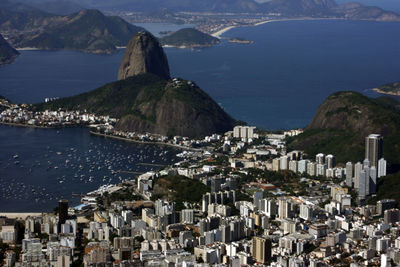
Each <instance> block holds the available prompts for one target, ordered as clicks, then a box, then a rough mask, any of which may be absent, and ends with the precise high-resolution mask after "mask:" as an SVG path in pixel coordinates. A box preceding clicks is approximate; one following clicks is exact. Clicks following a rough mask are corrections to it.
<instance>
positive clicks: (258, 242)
mask: <svg viewBox="0 0 400 267" xmlns="http://www.w3.org/2000/svg"><path fill="white" fill-rule="evenodd" d="M252 256H253V258H254V259H255V260H256V261H257V262H261V263H266V262H268V261H269V260H270V259H271V240H270V239H267V238H264V237H259V236H255V237H253V246H252Z"/></svg>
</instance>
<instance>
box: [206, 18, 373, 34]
mask: <svg viewBox="0 0 400 267" xmlns="http://www.w3.org/2000/svg"><path fill="white" fill-rule="evenodd" d="M307 20H346V19H344V18H310V17H304V18H293V19H268V20H264V21H260V22H257V23H254V24H248V25H230V26H226V27H224V28H222V29H221V30H218V31H216V32H214V33H211V34H210V35H211V36H214V37H216V38H218V39H221V38H222V36H221V35H222V34H224V33H226V32H227V31H229V30H232V29H234V28H238V27H251V26H260V25H263V24H267V23H272V22H283V21H307ZM368 21H369V20H368Z"/></svg>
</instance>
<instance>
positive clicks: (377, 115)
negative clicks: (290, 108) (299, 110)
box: [288, 92, 400, 165]
mask: <svg viewBox="0 0 400 267" xmlns="http://www.w3.org/2000/svg"><path fill="white" fill-rule="evenodd" d="M371 133H377V134H381V135H382V136H383V137H384V157H385V158H386V159H387V160H388V162H389V163H390V164H393V165H398V164H400V154H399V153H398V152H399V151H400V103H399V102H398V101H396V100H394V99H393V98H389V97H383V98H377V99H374V98H369V97H366V96H364V95H362V94H360V93H356V92H338V93H335V94H332V95H330V96H329V97H328V98H327V99H326V100H325V101H324V102H323V103H322V104H321V105H320V106H319V108H318V110H317V112H316V114H315V116H314V118H313V119H312V121H311V123H310V124H309V125H308V126H307V127H306V128H305V131H304V133H302V134H301V135H299V136H297V137H295V138H290V140H289V142H288V146H289V148H290V149H300V150H305V152H306V153H307V154H308V155H310V156H314V155H315V154H317V153H319V152H322V153H332V154H334V155H335V156H336V157H337V160H338V162H342V163H345V162H347V161H353V162H354V161H361V160H363V158H364V138H365V137H366V136H368V135H369V134H371Z"/></svg>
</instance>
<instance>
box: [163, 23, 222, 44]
mask: <svg viewBox="0 0 400 267" xmlns="http://www.w3.org/2000/svg"><path fill="white" fill-rule="evenodd" d="M160 42H161V44H163V45H170V46H178V47H179V46H184V47H205V46H212V45H215V44H219V43H220V41H219V39H218V38H215V37H213V36H211V35H209V34H205V33H203V32H201V31H198V30H196V29H193V28H185V29H181V30H179V31H176V32H174V33H172V34H171V35H168V36H165V37H163V38H161V39H160Z"/></svg>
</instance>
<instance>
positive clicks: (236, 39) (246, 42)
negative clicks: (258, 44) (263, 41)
mask: <svg viewBox="0 0 400 267" xmlns="http://www.w3.org/2000/svg"><path fill="white" fill-rule="evenodd" d="M228 42H230V43H238V44H254V41H251V40H246V39H243V38H231V39H229V40H228Z"/></svg>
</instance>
